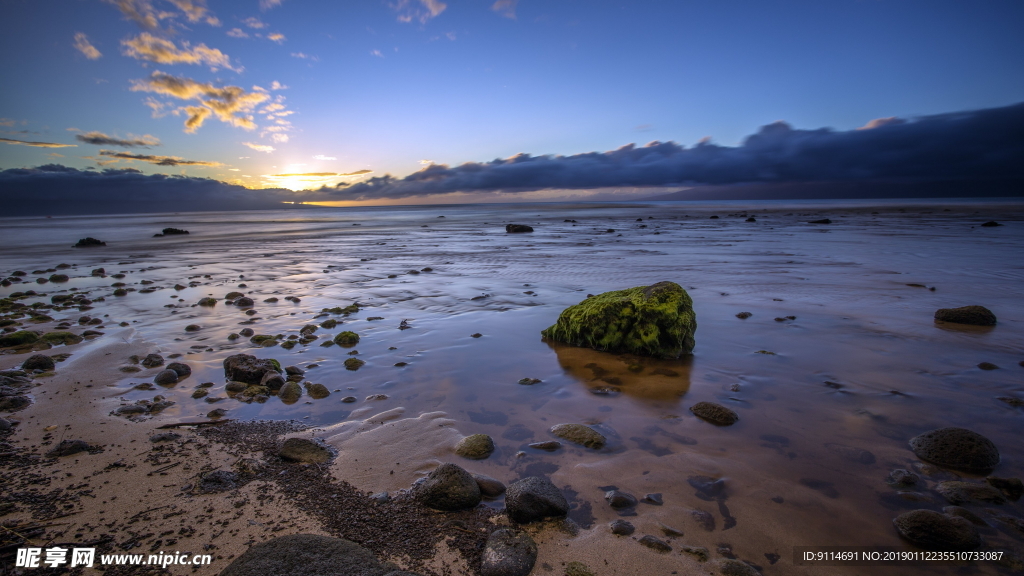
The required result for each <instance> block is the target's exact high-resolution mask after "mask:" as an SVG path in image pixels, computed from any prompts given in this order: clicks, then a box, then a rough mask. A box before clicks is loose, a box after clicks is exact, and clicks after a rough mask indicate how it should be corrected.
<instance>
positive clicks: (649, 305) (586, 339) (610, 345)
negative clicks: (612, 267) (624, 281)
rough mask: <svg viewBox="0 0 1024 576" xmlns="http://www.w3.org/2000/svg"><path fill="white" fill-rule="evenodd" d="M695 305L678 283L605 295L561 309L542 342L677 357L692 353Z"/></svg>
mask: <svg viewBox="0 0 1024 576" xmlns="http://www.w3.org/2000/svg"><path fill="white" fill-rule="evenodd" d="M696 330H697V320H696V315H695V314H694V312H693V301H692V300H690V296H689V294H687V293H686V290H683V288H682V287H681V286H679V285H678V284H676V283H675V282H658V283H657V284H652V285H651V286H638V287H636V288H629V289H627V290H616V291H613V292H605V293H604V294H598V295H597V296H592V297H590V298H587V299H586V300H584V301H583V302H580V303H579V304H576V305H575V306H570V307H568V308H566V309H565V310H563V311H562V314H561V316H559V317H558V321H557V322H555V324H554V325H553V326H551V327H550V328H548V329H547V330H544V331H542V332H541V335H542V336H544V338H547V339H549V340H554V341H557V342H564V343H566V344H571V345H573V346H581V347H586V348H593V349H595V350H601V351H605V352H613V353H629V354H637V355H641V356H653V357H655V358H679V357H680V356H682V355H684V354H690V353H691V352H693V346H694V339H693V335H694V332H696Z"/></svg>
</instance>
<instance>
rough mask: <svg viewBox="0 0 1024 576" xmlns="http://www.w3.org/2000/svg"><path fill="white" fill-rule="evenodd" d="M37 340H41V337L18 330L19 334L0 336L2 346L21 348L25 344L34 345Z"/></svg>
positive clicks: (12, 333)
mask: <svg viewBox="0 0 1024 576" xmlns="http://www.w3.org/2000/svg"><path fill="white" fill-rule="evenodd" d="M36 340H39V335H38V334H36V333H35V332H29V331H28V330H18V331H17V332H11V333H10V334H4V335H3V336H0V346H5V347H6V346H21V345H23V344H32V343H33V342H35V341H36Z"/></svg>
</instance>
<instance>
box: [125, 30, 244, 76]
mask: <svg viewBox="0 0 1024 576" xmlns="http://www.w3.org/2000/svg"><path fill="white" fill-rule="evenodd" d="M121 45H122V46H124V55H125V56H130V57H132V58H135V59H136V60H148V61H150V62H156V63H157V64H205V65H207V66H209V67H210V68H211V69H212V70H214V71H216V70H217V68H227V69H228V70H233V71H235V72H239V71H241V70H240V69H236V68H233V67H232V66H231V58H229V57H228V55H227V54H224V53H223V52H221V51H220V50H217V49H216V48H208V47H207V46H206V45H205V44H199V45H198V46H196V47H195V48H192V47H191V46H190V45H189V43H188V42H184V41H183V42H182V43H181V45H182V47H181V48H178V47H177V46H175V44H174V42H172V41H170V40H164V39H163V38H158V37H156V36H154V35H152V34H150V33H149V32H143V33H142V34H139V35H138V36H137V37H135V38H129V39H128V40H123V41H122V42H121Z"/></svg>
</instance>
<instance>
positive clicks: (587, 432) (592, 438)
mask: <svg viewBox="0 0 1024 576" xmlns="http://www.w3.org/2000/svg"><path fill="white" fill-rule="evenodd" d="M551 433H552V434H554V435H555V436H558V437H559V438H561V439H563V440H568V441H569V442H573V443H575V444H580V445H582V446H586V447H587V448H594V449H595V450H597V449H600V448H602V447H603V446H604V444H605V441H606V440H605V437H604V436H603V435H601V433H600V432H598V431H597V430H594V429H593V428H591V427H590V426H585V425H583V424H557V425H555V426H552V427H551Z"/></svg>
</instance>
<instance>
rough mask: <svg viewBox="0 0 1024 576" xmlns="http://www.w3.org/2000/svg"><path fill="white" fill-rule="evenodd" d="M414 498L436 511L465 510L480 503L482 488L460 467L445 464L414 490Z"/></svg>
mask: <svg viewBox="0 0 1024 576" xmlns="http://www.w3.org/2000/svg"><path fill="white" fill-rule="evenodd" d="M413 497H414V498H415V499H416V500H417V501H418V502H419V503H421V504H423V505H424V506H427V507H429V508H433V509H435V510H444V511H448V512H452V511H455V510H465V509H467V508H473V507H475V506H476V505H477V504H479V503H480V486H479V485H477V483H476V480H475V479H473V475H472V474H470V473H469V472H466V471H465V470H464V469H462V468H461V467H460V466H458V465H455V464H451V463H444V464H441V465H440V466H438V467H437V468H435V469H434V470H433V472H431V473H430V474H429V475H428V476H427V478H426V480H425V481H424V482H422V483H420V484H418V485H417V486H416V487H415V488H414V489H413Z"/></svg>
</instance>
